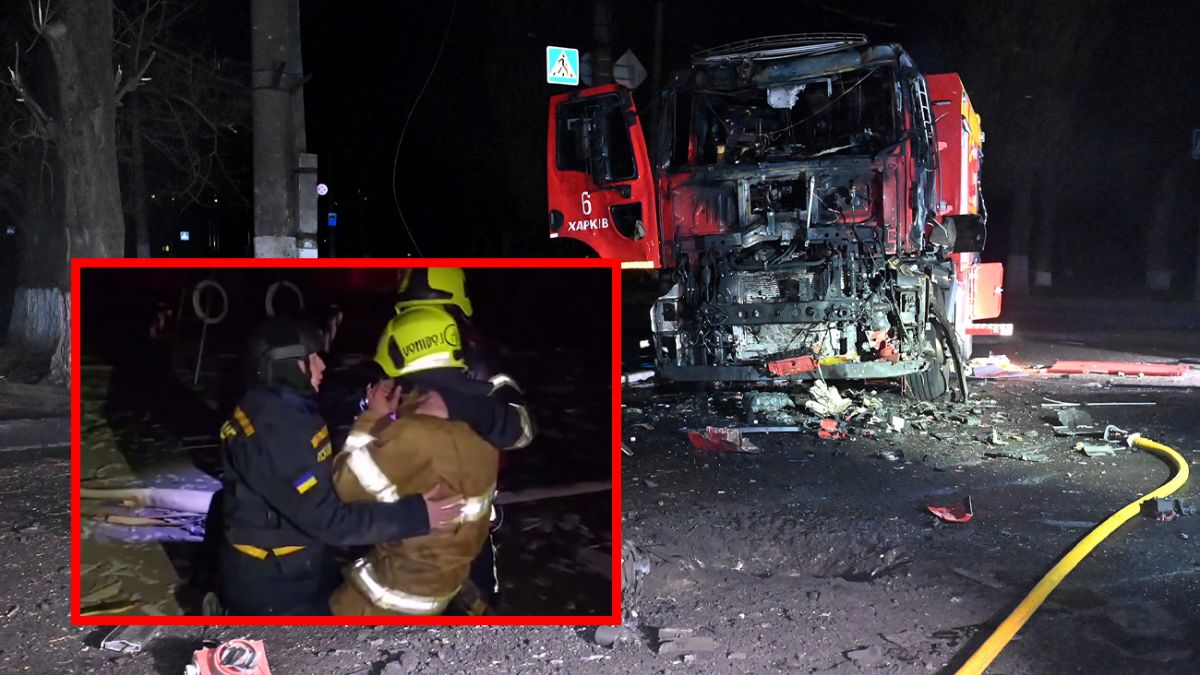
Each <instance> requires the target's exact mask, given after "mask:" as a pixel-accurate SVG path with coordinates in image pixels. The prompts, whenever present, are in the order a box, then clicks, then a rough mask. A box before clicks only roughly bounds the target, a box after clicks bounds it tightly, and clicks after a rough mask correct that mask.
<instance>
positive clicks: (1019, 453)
mask: <svg viewBox="0 0 1200 675" xmlns="http://www.w3.org/2000/svg"><path fill="white" fill-rule="evenodd" d="M985 455H986V456H988V457H1006V458H1008V459H1019V460H1021V461H1022V462H1049V461H1050V458H1049V457H1047V456H1046V453H1044V452H1038V451H1037V450H999V451H996V452H989V453H985Z"/></svg>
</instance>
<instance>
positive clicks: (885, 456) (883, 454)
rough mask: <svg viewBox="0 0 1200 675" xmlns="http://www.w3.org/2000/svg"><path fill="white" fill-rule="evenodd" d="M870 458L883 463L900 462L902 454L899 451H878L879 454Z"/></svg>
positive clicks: (902, 457)
mask: <svg viewBox="0 0 1200 675" xmlns="http://www.w3.org/2000/svg"><path fill="white" fill-rule="evenodd" d="M871 456H872V457H874V458H876V459H882V460H884V461H885V462H899V461H900V460H902V459H904V453H903V452H901V451H899V450H891V449H889V450H880V451H879V452H877V453H875V454H873V455H871Z"/></svg>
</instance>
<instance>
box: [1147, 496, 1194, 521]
mask: <svg viewBox="0 0 1200 675" xmlns="http://www.w3.org/2000/svg"><path fill="white" fill-rule="evenodd" d="M1142 515H1144V516H1148V517H1150V518H1153V519H1155V520H1164V521H1171V520H1175V519H1176V518H1178V517H1180V516H1194V515H1196V507H1195V506H1191V505H1184V504H1183V502H1181V501H1180V500H1178V499H1162V498H1160V499H1147V500H1146V501H1144V502H1142Z"/></svg>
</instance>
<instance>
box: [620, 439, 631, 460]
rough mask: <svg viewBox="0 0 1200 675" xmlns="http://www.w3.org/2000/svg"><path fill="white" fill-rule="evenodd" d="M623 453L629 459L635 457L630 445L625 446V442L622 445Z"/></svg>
mask: <svg viewBox="0 0 1200 675" xmlns="http://www.w3.org/2000/svg"><path fill="white" fill-rule="evenodd" d="M621 452H623V453H625V454H626V455H627V456H629V457H633V450H631V449H630V448H629V446H628V445H625V443H624V442H622V443H621Z"/></svg>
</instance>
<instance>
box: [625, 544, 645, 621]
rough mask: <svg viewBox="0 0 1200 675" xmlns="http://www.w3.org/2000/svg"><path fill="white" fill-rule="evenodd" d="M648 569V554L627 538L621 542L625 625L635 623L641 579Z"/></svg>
mask: <svg viewBox="0 0 1200 675" xmlns="http://www.w3.org/2000/svg"><path fill="white" fill-rule="evenodd" d="M650 569H651V565H650V557H649V556H648V555H646V554H645V553H644V552H643V551H642V550H641V549H640V548H638V547H637V546H636V545H634V544H633V543H631V542H630V541H629V540H628V539H626V540H625V541H623V542H621V614H622V620H623V621H624V623H625V624H626V625H636V619H637V616H638V613H637V603H638V597H639V593H640V591H641V584H642V579H643V578H644V577H645V576H646V575H647V574H650Z"/></svg>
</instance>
